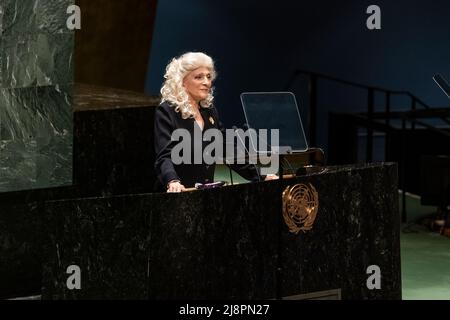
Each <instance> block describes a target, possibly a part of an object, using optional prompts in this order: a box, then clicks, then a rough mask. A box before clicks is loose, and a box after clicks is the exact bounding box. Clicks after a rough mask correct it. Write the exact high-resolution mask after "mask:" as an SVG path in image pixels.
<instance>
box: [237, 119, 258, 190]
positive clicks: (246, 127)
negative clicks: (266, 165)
mask: <svg viewBox="0 0 450 320" xmlns="http://www.w3.org/2000/svg"><path fill="white" fill-rule="evenodd" d="M243 127H244V128H245V130H248V129H249V127H248V125H247V124H246V123H245V124H244V125H243ZM231 128H232V129H233V131H234V133H236V131H237V130H239V128H238V127H236V126H232V127H231ZM236 136H237V137H238V139H239V141H240V142H241V144H242V146H243V147H244V150H245V152H246V153H247V155H248V159H249V162H250V163H251V161H250V151H249V150H248V149H247V147H246V146H245V141H243V140H242V138H241V137H240V136H239V133H236ZM233 143H234V139H233ZM251 164H252V165H253V167H254V169H255V171H256V174H257V175H258V182H261V181H262V178H261V174H260V173H259V168H258V167H257V166H256V165H255V164H254V163H251Z"/></svg>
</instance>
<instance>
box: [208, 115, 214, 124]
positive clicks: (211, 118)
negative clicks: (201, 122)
mask: <svg viewBox="0 0 450 320" xmlns="http://www.w3.org/2000/svg"><path fill="white" fill-rule="evenodd" d="M209 122H211V124H212V125H214V119H213V117H209Z"/></svg>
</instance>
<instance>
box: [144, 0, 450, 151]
mask: <svg viewBox="0 0 450 320" xmlns="http://www.w3.org/2000/svg"><path fill="white" fill-rule="evenodd" d="M372 4H376V5H378V6H379V7H380V8H381V26H382V29H381V30H373V31H372V30H368V29H367V27H366V20H367V18H368V17H369V14H367V13H366V10H367V7H368V6H369V5H372ZM449 15H450V2H449V1H445V0H436V1H424V0H415V1H405V0H399V1H361V0H351V1H348V0H347V1H324V0H321V1H288V0H279V1H256V0H255V1H253V0H241V1H234V0H233V1H220V2H219V1H207V0H191V1H184V0H164V1H159V2H158V6H157V13H156V20H155V27H154V32H153V39H152V49H151V53H150V59H149V66H148V74H147V82H146V85H145V92H146V93H148V94H158V93H159V89H160V87H161V83H162V80H163V74H164V69H165V66H166V64H167V63H168V62H169V61H170V59H171V58H172V57H173V56H177V55H180V54H182V53H184V52H186V51H203V52H206V53H208V54H209V55H211V56H212V57H213V58H214V59H215V61H216V67H217V70H218V74H219V77H218V79H217V81H216V83H215V87H216V105H217V107H218V109H219V112H220V113H221V117H222V120H223V121H224V122H225V124H226V125H227V126H228V127H231V126H232V125H238V126H239V125H241V124H242V123H243V121H244V117H243V113H242V108H241V105H240V100H239V95H240V93H241V92H245V91H279V90H285V89H286V84H287V82H288V80H289V77H290V76H291V75H292V73H293V71H294V70H295V69H297V68H300V69H306V70H310V71H314V72H319V73H323V74H327V75H331V76H334V77H338V78H342V79H345V80H350V81H355V82H358V83H362V84H366V85H373V86H379V87H384V88H387V89H391V90H406V91H410V92H412V93H413V94H415V95H416V96H418V97H419V98H421V99H422V100H423V101H424V102H426V103H427V104H429V105H431V106H433V107H446V106H448V105H449V104H450V101H449V100H448V98H447V97H446V96H445V95H444V94H443V93H442V92H441V91H440V89H439V88H438V87H437V86H436V85H435V83H434V81H433V80H432V76H433V75H434V74H435V73H437V72H439V73H441V74H442V75H444V77H447V78H450V62H449V59H450V41H449V40H448V39H449V36H450V19H449ZM289 90H290V91H292V92H294V93H295V95H296V97H297V100H298V103H299V106H300V110H301V114H302V118H303V119H304V120H305V119H306V118H307V115H308V110H307V107H308V103H309V102H308V97H307V94H306V90H307V83H306V81H305V79H304V78H302V77H300V78H298V79H297V80H296V81H295V82H294V83H293V85H292V86H291V87H290V88H289ZM318 90H319V91H318V93H319V99H318V100H319V101H318V128H317V146H319V147H323V148H325V149H326V147H327V137H328V112H329V111H335V112H353V111H366V108H367V91H364V90H360V89H353V88H348V87H346V86H342V85H337V84H335V83H332V82H329V81H319V89H318ZM375 98H376V103H375V108H376V110H382V108H383V101H384V100H383V97H382V96H376V97H375ZM391 103H392V109H393V110H404V109H407V108H409V106H410V101H409V100H408V99H404V98H392V100H391ZM427 121H429V122H430V123H432V124H434V125H437V126H440V125H441V122H440V121H439V120H427ZM304 122H305V121H304ZM306 126H307V125H306ZM305 129H307V128H305ZM306 131H307V130H306ZM374 158H375V160H376V155H374Z"/></svg>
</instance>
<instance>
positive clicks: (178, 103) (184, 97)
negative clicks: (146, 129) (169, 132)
mask: <svg viewBox="0 0 450 320" xmlns="http://www.w3.org/2000/svg"><path fill="white" fill-rule="evenodd" d="M200 67H206V68H208V69H209V70H210V72H211V80H214V79H215V77H216V70H215V68H214V61H213V59H212V58H211V57H210V56H208V55H206V54H204V53H202V52H187V53H185V54H183V55H181V56H180V57H178V58H173V59H172V61H170V63H169V64H168V65H167V67H166V73H165V75H164V79H165V80H164V84H163V86H162V88H161V96H162V99H161V103H163V102H165V101H167V102H170V103H171V104H173V105H174V106H175V111H176V112H181V117H182V118H183V119H187V118H192V117H194V116H195V112H194V109H193V106H191V103H190V102H189V96H188V94H187V92H186V90H185V89H184V87H183V79H184V77H186V75H187V74H188V73H189V72H191V71H193V70H195V69H198V68H200ZM213 99H214V96H213V88H211V90H210V92H209V94H208V96H207V97H206V99H204V100H202V101H200V106H201V107H203V108H209V107H210V106H211V104H212V101H213Z"/></svg>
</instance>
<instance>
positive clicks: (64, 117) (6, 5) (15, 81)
mask: <svg viewBox="0 0 450 320" xmlns="http://www.w3.org/2000/svg"><path fill="white" fill-rule="evenodd" d="M74 1H75V0H0V192H5V191H13V190H25V189H34V188H45V187H54V186H61V185H67V184H71V183H72V136H73V130H72V84H73V59H72V57H73V50H74V32H73V31H70V30H69V29H67V27H66V20H67V18H68V16H69V15H68V14H67V7H68V6H70V5H71V4H74Z"/></svg>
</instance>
